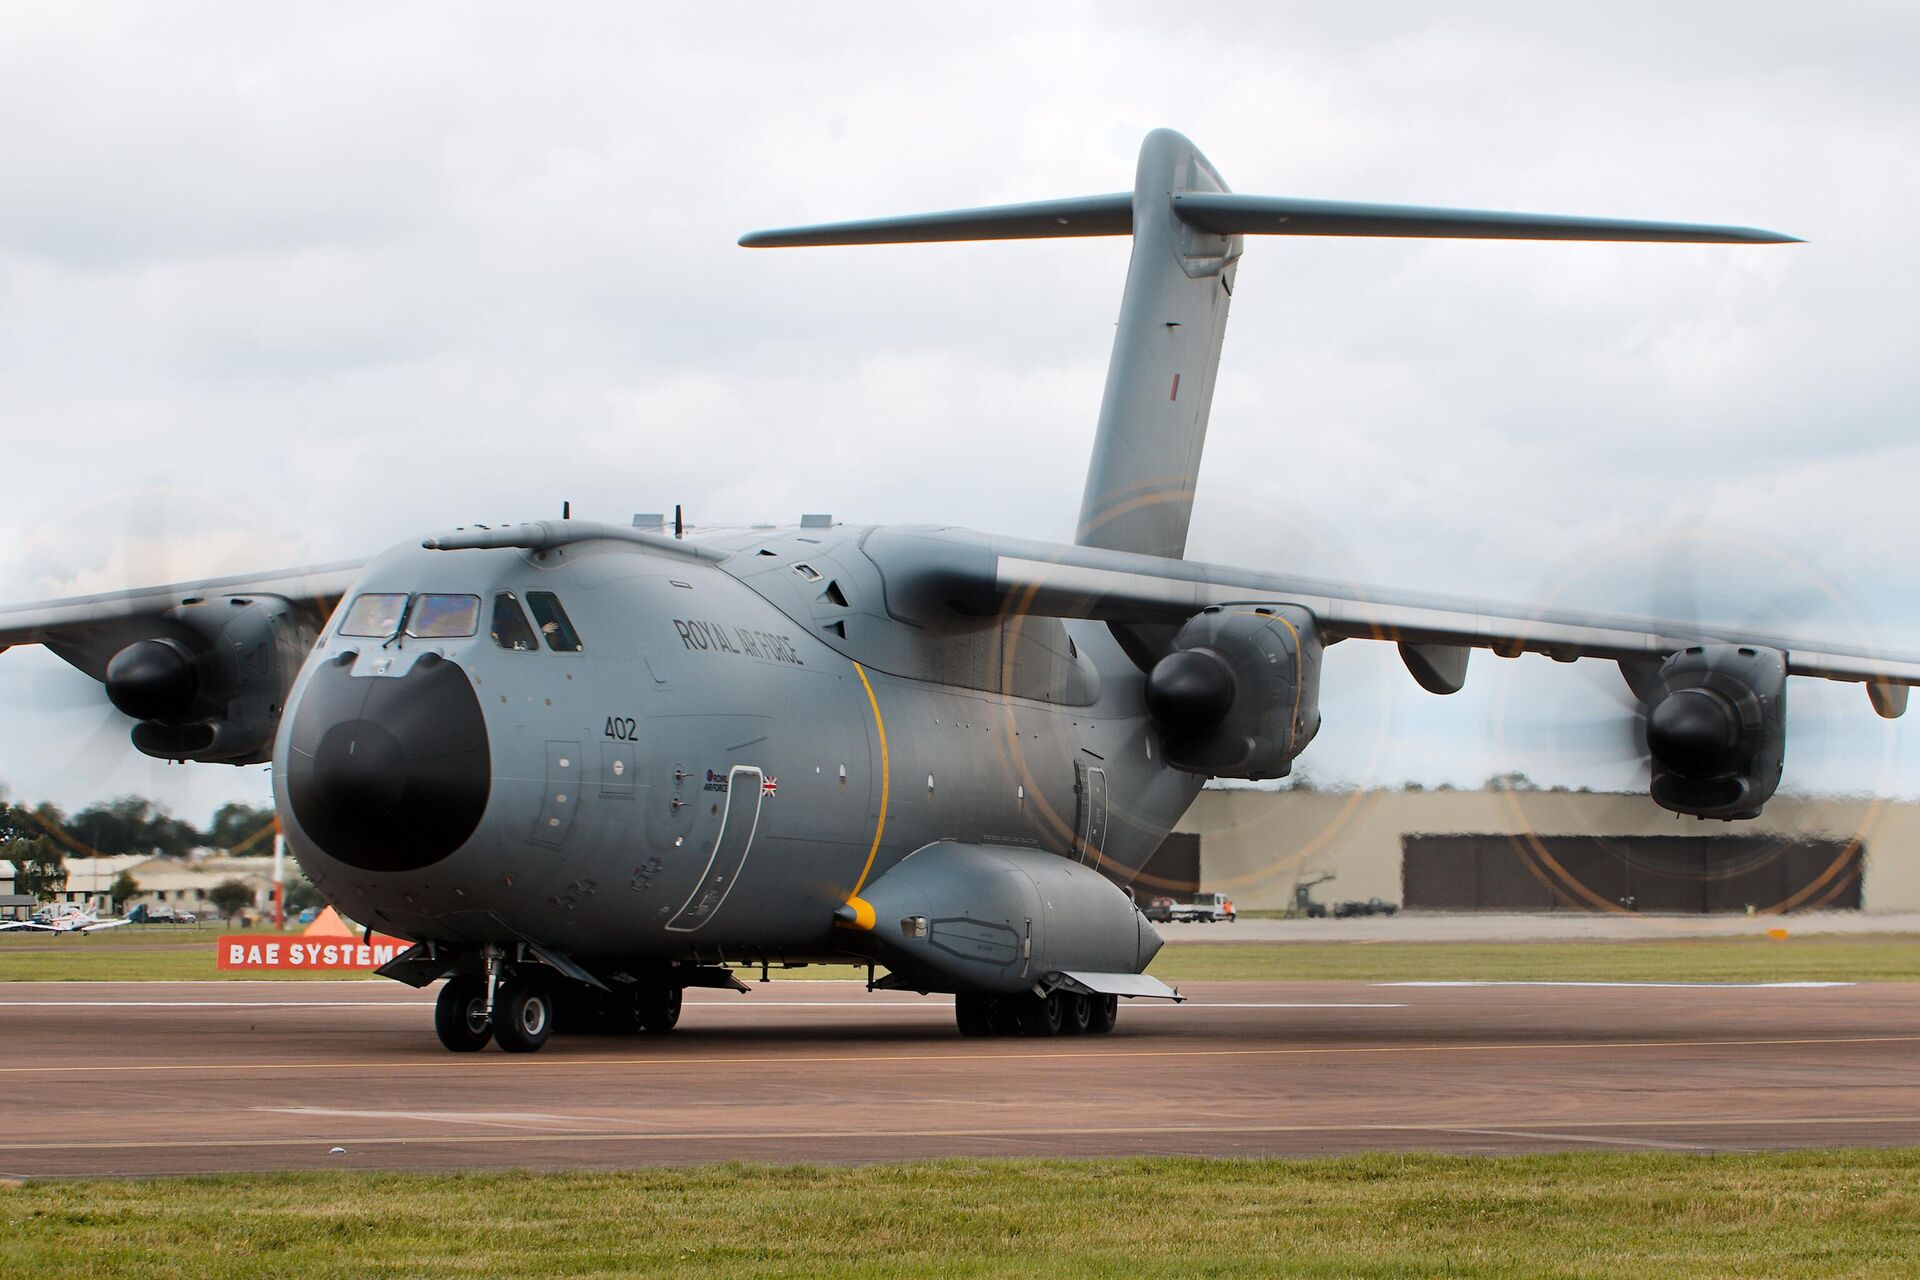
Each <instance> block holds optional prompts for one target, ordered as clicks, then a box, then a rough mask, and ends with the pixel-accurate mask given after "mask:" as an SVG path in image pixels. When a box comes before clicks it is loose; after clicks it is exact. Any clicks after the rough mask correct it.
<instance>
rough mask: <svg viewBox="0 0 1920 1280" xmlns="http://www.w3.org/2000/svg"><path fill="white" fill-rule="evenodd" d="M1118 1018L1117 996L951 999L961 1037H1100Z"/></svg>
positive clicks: (971, 994) (968, 994)
mask: <svg viewBox="0 0 1920 1280" xmlns="http://www.w3.org/2000/svg"><path fill="white" fill-rule="evenodd" d="M1119 1014H1120V997H1119V996H1090V995H1085V994H1082V993H1081V992H1078V991H1053V992H1049V993H1048V994H1046V995H1044V996H1037V995H1034V994H1033V993H1031V992H1026V993H1023V994H1021V995H1015V996H1003V995H992V994H988V993H985V992H978V991H962V992H961V993H960V994H959V995H957V996H955V997H954V998H953V1016H954V1021H955V1022H957V1023H958V1024H959V1026H960V1034H961V1035H963V1036H1057V1035H1104V1034H1105V1033H1107V1032H1109V1031H1111V1030H1113V1024H1114V1020H1115V1019H1116V1018H1118V1017H1119Z"/></svg>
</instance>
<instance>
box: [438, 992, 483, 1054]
mask: <svg viewBox="0 0 1920 1280" xmlns="http://www.w3.org/2000/svg"><path fill="white" fill-rule="evenodd" d="M433 1030H434V1033H435V1034H436V1035H438V1036H439V1037H440V1043H441V1044H442V1045H444V1046H446V1048H447V1049H448V1050H449V1051H451V1052H453V1053H478V1052H480V1050H482V1049H484V1048H486V1047H487V1041H489V1040H491V1039H493V1021H492V1019H491V1018H489V1017H488V1015H487V984H486V980H485V979H483V978H480V977H478V976H476V975H473V974H464V975H462V976H460V977H458V978H452V979H449V980H448V982H447V985H445V986H444V987H441V988H440V995H439V998H438V999H436V1000H435V1001H434V1002H433Z"/></svg>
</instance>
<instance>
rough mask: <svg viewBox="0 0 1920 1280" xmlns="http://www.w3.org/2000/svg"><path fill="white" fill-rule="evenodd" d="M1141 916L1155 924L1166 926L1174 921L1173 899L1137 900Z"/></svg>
mask: <svg viewBox="0 0 1920 1280" xmlns="http://www.w3.org/2000/svg"><path fill="white" fill-rule="evenodd" d="M1137 901H1138V904H1139V907H1140V914H1141V915H1143V916H1145V917H1146V918H1147V919H1149V920H1151V921H1153V922H1154V923H1155V924H1166V923H1167V922H1168V921H1170V920H1172V919H1173V899H1172V898H1166V897H1155V898H1140V899H1137Z"/></svg>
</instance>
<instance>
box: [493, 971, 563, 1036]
mask: <svg viewBox="0 0 1920 1280" xmlns="http://www.w3.org/2000/svg"><path fill="white" fill-rule="evenodd" d="M552 1034H553V995H552V993H551V992H549V991H548V990H547V988H546V985H545V984H544V983H540V982H536V981H533V980H532V979H529V978H524V977H514V978H509V979H508V980H507V981H506V982H504V983H502V984H501V986H500V989H499V990H498V991H497V992H495V993H494V997H493V1038H494V1040H496V1041H497V1042H498V1043H499V1045H500V1047H501V1048H502V1049H504V1050H506V1051H507V1052H508V1053H534V1052H536V1051H538V1050H539V1048H540V1046H541V1045H543V1044H545V1043H546V1042H547V1037H548V1036H550V1035H552Z"/></svg>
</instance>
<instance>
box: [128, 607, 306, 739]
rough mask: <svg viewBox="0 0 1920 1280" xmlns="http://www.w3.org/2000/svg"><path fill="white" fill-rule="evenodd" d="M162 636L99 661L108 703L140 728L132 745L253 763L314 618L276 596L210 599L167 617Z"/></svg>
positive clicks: (301, 654) (289, 684) (274, 722)
mask: <svg viewBox="0 0 1920 1280" xmlns="http://www.w3.org/2000/svg"><path fill="white" fill-rule="evenodd" d="M162 621H163V623H164V626H165V630H164V632H163V633H162V634H159V635H154V636H149V637H147V638H145V639H142V640H135V641H134V642H133V643H132V644H129V645H127V646H126V647H125V648H123V649H121V650H120V651H119V652H118V653H116V654H114V655H113V658H112V660H111V661H109V662H108V663H107V672H106V687H107V698H108V700H109V701H111V702H112V703H113V705H114V706H116V707H118V708H119V709H120V711H121V712H122V713H123V714H125V715H128V716H131V717H133V718H134V719H135V720H138V721H139V722H140V723H138V724H136V725H135V726H134V727H133V745H134V746H135V747H136V748H138V749H139V750H140V751H142V752H144V753H145V754H147V755H150V756H155V757H157V758H159V759H162V760H201V761H217V762H220V763H224V764H257V763H259V762H261V761H263V760H267V759H269V758H270V757H271V756H272V754H273V734H274V729H275V727H276V726H277V725H278V724H279V722H280V711H281V708H282V707H284V706H285V705H286V698H287V691H288V690H289V689H291V688H292V687H293V679H294V676H295V675H297V674H298V673H299V671H300V664H301V663H302V662H303V661H304V660H305V658H306V655H307V652H308V651H309V650H310V649H312V647H313V643H314V641H315V640H316V639H317V638H318V626H317V620H316V619H314V618H311V617H308V616H306V615H305V614H304V613H302V612H301V611H299V610H296V609H295V608H294V607H293V606H292V605H291V604H289V603H288V602H287V601H286V600H285V599H283V598H281V597H279V596H209V597H205V598H196V599H192V600H189V601H187V602H185V603H182V604H180V605H177V606H176V607H174V608H172V609H170V610H168V611H167V613H166V615H165V617H164V618H163V620H162Z"/></svg>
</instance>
